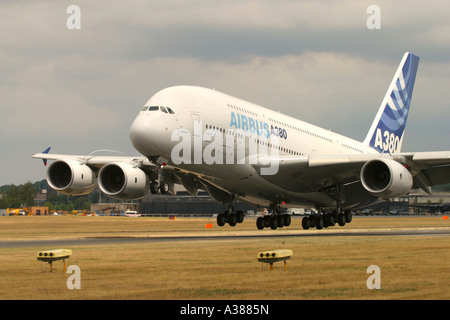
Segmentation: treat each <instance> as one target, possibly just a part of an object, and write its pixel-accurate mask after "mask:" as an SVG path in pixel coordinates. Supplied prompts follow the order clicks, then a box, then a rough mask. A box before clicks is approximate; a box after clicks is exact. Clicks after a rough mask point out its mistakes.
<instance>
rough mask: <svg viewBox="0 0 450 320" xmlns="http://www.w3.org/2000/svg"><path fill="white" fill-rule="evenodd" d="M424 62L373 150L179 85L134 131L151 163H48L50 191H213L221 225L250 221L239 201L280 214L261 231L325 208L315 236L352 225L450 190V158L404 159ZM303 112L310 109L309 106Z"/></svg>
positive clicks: (410, 76) (398, 97)
mask: <svg viewBox="0 0 450 320" xmlns="http://www.w3.org/2000/svg"><path fill="white" fill-rule="evenodd" d="M418 62H419V58H418V57H417V56H415V55H413V54H410V53H405V55H404V56H403V59H402V61H401V63H400V66H399V68H398V70H397V72H396V73H395V75H394V78H393V80H392V83H391V84H390V86H389V88H388V91H387V94H386V96H385V97H384V99H383V101H382V103H381V106H380V108H379V111H378V113H377V114H376V117H375V120H374V121H373V124H372V126H371V127H370V129H369V132H368V134H367V137H366V139H365V140H364V141H363V142H359V141H355V140H353V139H350V138H347V137H344V136H342V135H339V134H337V133H333V132H331V131H329V130H325V129H322V128H319V127H316V126H314V125H311V124H309V123H306V122H303V121H301V120H297V119H295V118H292V117H289V116H287V115H283V114H281V113H278V112H275V111H273V110H270V109H267V108H264V107H261V106H258V105H256V104H253V103H250V102H247V101H244V100H241V99H238V98H235V97H232V96H229V95H226V94H224V93H220V92H218V91H215V90H211V89H206V88H201V87H193V86H176V87H170V88H167V89H164V90H161V91H160V92H158V93H156V94H155V95H154V96H153V97H151V98H150V100H148V102H147V103H146V104H145V106H144V107H143V109H142V110H141V111H140V112H139V114H138V116H137V117H136V119H135V120H134V122H133V123H132V125H131V128H130V139H131V142H132V144H133V146H134V147H135V148H136V150H138V151H139V152H140V153H141V154H142V155H143V156H140V157H116V156H111V157H110V156H94V155H88V156H79V155H58V154H48V149H47V150H46V151H45V152H43V153H39V154H35V155H33V157H34V158H39V159H44V163H46V161H47V159H48V160H55V161H54V162H52V164H51V165H50V166H49V168H48V170H47V180H48V183H49V185H50V186H51V187H52V188H53V189H55V190H56V191H58V192H60V193H63V194H69V195H83V194H87V193H89V192H91V191H92V190H93V189H94V187H95V185H96V184H97V182H98V184H99V187H100V189H101V190H102V191H103V192H104V193H105V194H106V195H108V196H110V197H113V198H116V199H122V200H133V199H139V198H142V197H144V195H146V194H147V193H148V192H149V191H150V192H152V193H156V192H158V189H160V190H161V192H164V193H166V192H171V193H175V189H174V184H182V185H183V186H184V187H185V188H186V190H188V191H189V192H190V193H191V194H194V195H195V194H197V191H198V189H204V190H206V191H207V192H208V193H209V194H210V195H211V196H212V197H213V198H214V199H215V200H216V201H217V202H220V203H223V204H228V209H227V210H226V211H225V212H224V213H223V214H219V215H218V217H217V223H218V225H219V226H223V225H224V224H225V223H228V224H229V225H231V226H234V225H236V223H239V222H242V221H243V219H244V214H243V212H242V211H235V209H234V206H233V203H234V200H235V199H241V200H242V201H246V202H249V203H253V204H255V205H259V206H263V207H270V209H271V214H269V215H267V216H266V217H260V218H258V219H257V223H256V224H257V227H258V229H263V228H264V227H271V228H272V229H276V228H277V227H283V226H287V225H290V223H291V220H290V216H289V215H283V214H281V213H280V207H307V208H310V207H315V208H316V209H317V214H315V215H313V216H311V217H305V218H303V220H302V226H303V228H305V229H308V228H310V227H316V228H317V229H321V228H323V227H324V226H332V225H335V223H336V222H337V223H339V225H341V226H343V225H345V223H348V222H350V221H351V219H352V215H351V212H350V210H351V209H355V208H360V207H364V206H367V205H369V204H371V203H373V202H376V201H379V200H382V199H391V198H394V197H399V196H403V195H406V194H408V193H409V192H410V190H411V189H412V188H422V189H423V190H425V191H426V192H427V193H430V192H431V190H430V186H434V185H439V184H443V183H448V182H450V151H442V152H411V153H402V152H401V151H400V150H401V146H402V142H403V138H404V133H405V125H406V119H407V117H408V113H409V106H410V102H411V97H412V92H413V87H414V81H415V77H416V72H417V67H418ZM299 107H301V106H299Z"/></svg>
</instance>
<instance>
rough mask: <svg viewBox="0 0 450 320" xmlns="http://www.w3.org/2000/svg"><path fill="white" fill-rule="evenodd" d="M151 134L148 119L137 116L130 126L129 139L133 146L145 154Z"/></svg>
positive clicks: (149, 145) (149, 146) (147, 150)
mask: <svg viewBox="0 0 450 320" xmlns="http://www.w3.org/2000/svg"><path fill="white" fill-rule="evenodd" d="M151 135H152V129H151V125H150V120H149V119H148V118H146V117H143V116H137V117H136V119H134V121H133V123H132V124H131V127H130V140H131V143H132V144H133V147H134V148H135V149H136V150H137V151H139V152H140V153H141V154H143V155H146V153H148V152H149V149H150V148H151V142H150V137H151Z"/></svg>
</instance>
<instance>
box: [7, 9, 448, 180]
mask: <svg viewBox="0 0 450 320" xmlns="http://www.w3.org/2000/svg"><path fill="white" fill-rule="evenodd" d="M71 4H76V5H78V6H79V8H80V10H81V20H80V21H81V24H80V27H81V28H80V29H79V30H70V29H68V27H67V25H66V22H67V19H70V21H72V19H71V14H70V13H69V14H68V13H67V8H68V7H69V5H71ZM372 4H375V5H378V6H379V8H380V10H381V15H380V17H381V25H380V26H381V29H375V30H369V29H368V28H367V25H366V21H367V19H368V18H369V17H370V16H371V14H370V13H367V12H366V10H367V8H368V7H369V5H372ZM449 12H450V2H448V1H445V0H442V1H426V2H424V1H406V0H405V1H401V0H398V1H392V0H391V1H387V0H386V1H361V0H347V1H331V0H321V1H318V0H314V1H312V0H311V1H289V0H277V1H274V0H270V1H269V0H266V1H261V0H258V1H256V0H255V1H246V0H240V1H231V0H219V1H216V0H183V1H180V0H179V1H173V0H163V1H154V0H150V1H142V0H140V1H133V0H130V1H93V0H89V1H88V0H74V1H70V2H69V1H54V0H42V1H38V0H36V1H20V0H9V1H1V2H0V119H1V124H0V149H1V157H0V167H1V170H0V185H4V184H11V183H15V184H22V183H25V182H27V181H32V182H34V181H37V180H41V179H44V178H45V168H44V167H43V165H42V161H40V160H34V159H32V158H31V155H32V154H33V153H36V152H40V151H42V150H44V149H45V148H46V147H48V146H51V147H52V152H54V153H67V154H88V153H90V152H92V151H94V150H97V149H113V150H117V151H121V152H122V153H123V155H137V154H138V153H137V152H136V151H135V150H134V149H133V148H132V146H131V143H130V141H129V137H128V131H129V127H130V124H131V122H132V121H133V119H134V117H135V116H136V114H137V113H138V111H139V110H140V109H141V108H142V106H143V105H144V103H145V102H146V101H147V100H148V99H149V98H150V97H151V96H152V95H153V94H154V93H156V92H157V91H159V90H160V89H163V88H165V87H168V86H172V85H179V84H189V85H199V86H205V87H210V88H212V87H214V88H216V90H219V91H222V92H225V93H228V94H231V95H234V96H237V97H240V98H242V99H245V100H249V101H251V102H254V103H257V104H260V105H263V106H265V107H269V108H273V109H276V110H279V111H280V112H283V113H286V114H288V115H290V116H294V117H297V118H300V119H302V120H304V121H308V122H311V123H313V124H316V125H319V126H321V127H325V128H327V129H331V130H333V131H335V132H338V133H341V134H344V135H347V136H350V137H351V138H354V139H357V140H361V141H362V140H363V139H364V138H365V136H366V133H367V131H368V129H369V127H370V125H371V123H372V120H373V118H374V117H375V114H376V112H377V110H378V108H379V105H380V103H381V101H382V99H383V97H384V95H385V93H386V90H387V88H388V86H389V84H390V81H391V79H392V77H393V75H394V72H395V70H396V69H397V67H398V64H399V63H400V60H401V58H402V55H403V53H404V52H406V51H410V52H412V53H414V54H416V55H418V56H420V58H421V60H420V64H419V70H418V74H417V79H416V83H415V88H414V94H413V98H412V105H411V112H410V114H409V118H408V125H407V129H406V137H405V141H404V143H403V150H402V151H437V150H450V140H449V136H450V114H449V110H450V17H449V15H448V14H449ZM72 22H73V21H72Z"/></svg>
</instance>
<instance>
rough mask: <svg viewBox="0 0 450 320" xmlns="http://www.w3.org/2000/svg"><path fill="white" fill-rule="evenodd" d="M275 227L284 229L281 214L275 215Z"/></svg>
mask: <svg viewBox="0 0 450 320" xmlns="http://www.w3.org/2000/svg"><path fill="white" fill-rule="evenodd" d="M277 225H278V228H283V227H284V216H283V215H281V214H280V215H277Z"/></svg>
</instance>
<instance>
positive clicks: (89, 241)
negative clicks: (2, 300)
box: [0, 228, 450, 248]
mask: <svg viewBox="0 0 450 320" xmlns="http://www.w3.org/2000/svg"><path fill="white" fill-rule="evenodd" d="M425 235H427V236H430V235H432V236H450V228H421V229H411V230H408V229H399V230H362V231H361V230H351V229H349V230H346V231H344V232H342V231H339V232H337V231H336V232H334V231H328V230H327V232H325V231H318V230H316V231H310V232H304V231H303V232H301V231H299V232H298V234H296V233H287V234H283V233H282V230H280V233H279V234H273V233H271V234H255V233H249V234H239V235H203V236H198V235H192V236H150V237H89V238H79V239H49V240H8V241H0V248H19V247H47V246H60V247H62V246H81V245H110V244H117V245H120V244H128V243H149V242H172V241H215V240H222V241H223V240H239V239H242V240H244V239H267V238H302V237H354V236H371V237H377V236H425Z"/></svg>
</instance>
